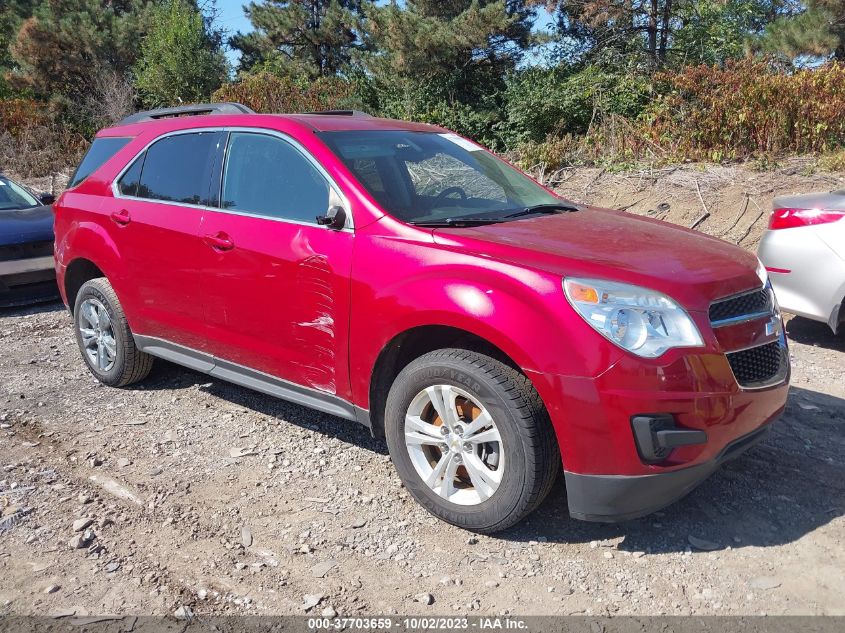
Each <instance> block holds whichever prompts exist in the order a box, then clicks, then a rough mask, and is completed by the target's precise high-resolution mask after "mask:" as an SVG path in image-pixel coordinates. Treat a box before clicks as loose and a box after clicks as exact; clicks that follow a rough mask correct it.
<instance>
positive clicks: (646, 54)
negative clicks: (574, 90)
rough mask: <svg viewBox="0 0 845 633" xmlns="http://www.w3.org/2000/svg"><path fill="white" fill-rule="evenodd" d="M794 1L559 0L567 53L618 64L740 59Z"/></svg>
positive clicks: (556, 2)
mask: <svg viewBox="0 0 845 633" xmlns="http://www.w3.org/2000/svg"><path fill="white" fill-rule="evenodd" d="M796 4H797V3H796V2H794V1H793V0H556V1H555V3H554V7H555V9H556V11H555V15H556V18H557V23H558V29H559V32H560V35H561V38H562V40H563V42H565V43H568V44H569V50H567V51H566V52H567V53H568V54H569V55H574V56H580V57H585V58H587V59H588V60H590V61H600V62H608V61H609V62H610V63H612V64H613V65H616V66H624V65H630V62H631V61H632V60H633V61H636V60H640V61H644V62H647V63H648V64H649V65H650V66H651V67H659V66H664V65H667V64H671V65H676V66H680V65H683V64H696V63H722V62H724V61H725V60H726V59H730V58H734V57H741V56H743V55H744V54H745V52H746V50H747V48H748V46H747V45H748V42H749V39H750V38H753V37H755V36H759V35H760V34H761V33H762V31H763V30H764V28H765V26H766V24H768V23H769V22H770V21H771V20H774V19H776V18H777V17H778V16H783V15H790V14H791V13H792V12H793V11H794V7H795V5H796Z"/></svg>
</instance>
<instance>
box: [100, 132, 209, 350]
mask: <svg viewBox="0 0 845 633" xmlns="http://www.w3.org/2000/svg"><path fill="white" fill-rule="evenodd" d="M224 136H225V135H224V134H223V133H222V132H219V131H189V132H184V133H183V132H179V133H175V134H170V135H167V136H164V137H162V138H160V139H158V140H156V141H155V142H154V143H152V144H151V145H150V146H149V147H148V148H147V149H146V150H145V151H144V152H142V153H141V154H140V155H139V156H138V157H137V158H136V159H135V161H134V162H132V163H131V164H130V165H129V167H128V168H127V169H126V170H125V171H124V172H123V174H122V175H121V176H119V177H118V179H117V180H116V183H115V197H114V198H113V199H109V200H108V201H107V203H106V204H107V208H106V209H105V212H106V215H107V216H108V217H109V218H110V220H111V222H110V227H111V231H112V233H113V235H114V241H115V243H116V244H118V245H119V248H120V255H121V256H122V258H123V260H124V266H123V270H124V271H125V275H126V276H127V279H125V280H124V281H125V283H124V284H123V287H124V288H126V289H127V291H126V292H128V293H131V295H132V297H131V301H129V302H126V303H127V304H128V305H127V308H130V309H127V316H128V317H129V318H130V323H131V325H132V329H133V331H134V332H135V333H136V334H139V335H142V336H148V337H153V338H157V339H163V340H165V341H168V342H170V343H176V344H178V345H182V346H187V347H190V348H193V349H198V350H202V349H203V347H204V346H205V341H206V337H205V314H204V311H203V288H204V283H203V271H202V267H201V266H202V261H203V258H204V257H206V256H207V253H206V247H205V246H204V244H203V243H202V242H201V240H200V238H199V228H200V223H201V221H202V214H203V209H204V208H205V207H206V206H208V205H209V204H210V203H212V200H211V199H210V193H209V192H210V190H211V187H210V183H211V172H212V171H213V170H214V165H215V160H216V159H217V154H218V152H219V151H220V149H221V141H222V139H223V138H224ZM214 202H216V201H214Z"/></svg>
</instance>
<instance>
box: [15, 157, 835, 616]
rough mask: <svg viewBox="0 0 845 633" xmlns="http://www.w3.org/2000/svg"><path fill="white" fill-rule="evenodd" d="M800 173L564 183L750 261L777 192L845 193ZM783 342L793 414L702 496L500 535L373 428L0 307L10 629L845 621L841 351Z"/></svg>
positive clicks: (737, 171)
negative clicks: (109, 363) (789, 363)
mask: <svg viewBox="0 0 845 633" xmlns="http://www.w3.org/2000/svg"><path fill="white" fill-rule="evenodd" d="M802 172H803V166H802V164H801V163H800V161H798V162H796V164H795V165H787V166H785V167H784V168H783V169H782V170H780V171H778V172H773V173H765V174H759V173H755V172H752V171H749V170H746V169H743V168H736V167H734V168H721V167H720V168H709V169H705V168H701V167H699V166H695V165H692V166H686V167H683V168H681V169H675V170H665V171H664V172H661V173H654V174H651V173H642V174H621V175H620V174H607V173H604V172H601V171H599V170H583V169H582V170H569V171H564V172H560V173H558V174H556V175H555V182H554V184H555V185H556V186H558V187H559V189H560V190H561V191H563V192H564V193H566V194H567V195H569V196H571V197H573V198H576V199H579V200H589V201H592V202H594V203H598V204H601V205H605V206H611V207H617V208H620V207H625V206H627V207H628V210H629V211H632V212H637V213H649V214H650V215H654V216H656V217H663V218H664V219H667V220H670V221H673V222H677V223H680V224H683V225H685V226H689V225H690V224H692V223H693V222H695V220H696V219H698V218H699V217H700V216H701V215H702V214H703V213H704V212H705V207H706V210H707V211H708V212H709V213H710V214H711V215H710V217H708V218H707V219H706V220H704V221H703V222H702V223H700V224H699V226H698V228H699V229H700V230H703V231H705V232H707V233H711V234H715V235H720V236H723V237H725V238H726V239H730V240H731V241H733V242H740V243H741V244H742V245H743V246H745V247H748V248H754V246H755V244H756V242H757V240H758V239H759V234H760V231H761V230H762V227H763V225H764V223H765V220H766V215H767V212H768V209H769V208H770V203H771V198H772V196H773V195H776V194H778V195H779V194H787V193H792V192H798V191H811V190H819V189H834V188H839V187H841V186H842V185H841V182H842V178H840V177H838V176H836V175H833V176H830V175H823V176H818V175H817V176H809V177H808V176H803V175H802ZM699 192H700V196H699ZM746 200H748V202H746ZM666 205H668V206H666ZM787 332H788V335H789V339H790V344H791V352H792V357H793V382H792V384H793V387H792V390H791V396H790V400H789V404H788V406H787V409H786V412H785V414H784V416H783V418H782V419H781V420H780V421H779V422H778V423H777V425H776V426H775V428H774V431H773V433H772V434H771V435H770V436H769V438H768V439H767V440H766V441H765V442H764V443H763V444H761V445H759V446H757V447H755V448H754V449H752V450H751V451H749V452H748V453H747V454H745V455H744V456H743V457H742V458H741V459H739V460H737V461H735V462H732V463H730V464H728V465H727V466H726V467H724V468H723V469H721V470H720V471H719V472H718V473H716V474H715V475H714V476H713V477H712V478H711V479H709V480H708V481H707V482H706V483H704V484H703V485H702V486H701V487H700V488H699V489H698V490H696V491H695V492H693V493H692V494H691V495H689V496H688V497H687V498H686V499H684V500H683V501H681V502H679V503H677V504H675V505H673V506H671V507H669V508H667V509H666V510H664V511H662V512H659V513H656V514H654V515H652V516H649V517H646V518H643V519H640V520H636V521H632V522H629V523H625V524H622V525H597V524H589V523H582V522H578V521H575V520H572V519H570V518H569V517H568V515H567V512H566V498H565V492H564V490H563V487H562V485H558V487H557V489H556V490H555V491H554V492H553V493H552V495H551V496H550V498H549V499H548V500H547V501H546V503H545V504H544V505H543V506H542V507H541V508H540V509H539V511H537V512H536V513H535V514H533V515H532V516H531V517H530V518H529V519H528V520H527V521H525V522H524V523H522V524H521V525H519V526H517V527H515V528H513V529H511V530H509V531H507V532H505V533H502V534H499V535H495V536H492V537H488V536H475V535H472V534H470V533H467V532H464V531H462V530H459V529H456V528H453V527H450V526H448V525H445V524H443V523H440V522H438V521H437V520H435V519H434V518H432V517H430V516H429V515H428V514H426V513H425V512H424V511H423V510H422V509H420V508H419V507H418V506H417V505H416V504H415V503H414V502H413V501H412V500H411V499H410V498H409V496H408V494H407V493H406V492H405V491H404V490H403V488H402V487H401V485H400V483H399V481H398V479H397V477H396V475H395V473H394V472H393V469H392V467H391V464H390V461H389V458H388V456H387V453H386V449H385V446H384V444H383V443H382V442H379V441H376V440H373V439H372V438H371V437H369V435H368V432H367V431H366V430H365V429H363V428H360V427H358V426H356V425H354V424H352V423H349V422H345V421H343V420H339V419H336V418H332V417H330V416H327V415H324V414H321V413H316V412H313V411H310V410H307V409H304V408H301V407H299V406H296V405H292V404H289V403H286V402H282V401H279V400H274V399H272V398H269V397H266V396H263V395H261V394H258V393H254V392H251V391H248V390H246V389H242V388H239V387H236V386H233V385H229V384H226V383H223V382H220V381H217V380H212V379H209V378H208V377H207V376H204V375H201V374H197V373H194V372H191V371H189V370H187V369H182V368H179V367H176V366H174V365H171V364H168V363H165V362H161V361H156V366H155V368H154V370H153V373H152V375H151V376H150V378H149V379H147V380H146V381H144V382H143V383H141V384H140V385H137V386H134V387H132V388H129V389H124V390H114V389H111V388H108V387H103V386H101V385H99V384H98V383H97V382H96V381H95V380H94V379H93V378H92V377H91V375H90V374H89V373H88V372H87V370H86V369H85V368H84V365H83V362H82V360H81V358H80V356H79V351H78V349H77V347H76V343H75V342H74V339H73V336H72V331H71V323H70V318H69V316H68V314H67V313H66V312H65V311H64V310H63V308H62V307H61V306H60V305H58V304H50V305H45V306H38V307H35V308H29V309H18V310H11V311H9V310H7V311H0V438H2V439H0V468H2V472H0V509H2V513H3V517H2V519H0V614H52V615H59V614H65V615H70V614H76V615H89V614H106V613H107V614H147V613H150V614H170V613H173V612H174V611H175V610H177V609H180V608H183V607H187V608H189V609H191V610H192V611H193V612H194V613H197V614H234V613H244V614H246V613H249V614H305V613H309V614H326V615H332V614H334V613H337V614H340V615H344V616H354V615H363V614H368V615H372V614H395V613H400V614H439V615H443V614H452V613H458V612H461V613H468V614H474V613H479V614H506V613H510V614H519V615H527V614H588V615H604V614H611V615H616V614H640V615H652V614H693V613H694V614H772V615H775V614H839V615H845V518H843V514H845V380H843V368H844V367H845V338H843V337H841V336H840V337H838V338H835V337H833V336H832V335H831V334H830V332H829V330H827V329H826V327H825V326H823V325H821V324H816V323H812V322H810V321H807V320H804V319H798V318H794V319H791V320H789V322H788V324H787ZM430 601H431V602H432V604H427V603H428V602H430Z"/></svg>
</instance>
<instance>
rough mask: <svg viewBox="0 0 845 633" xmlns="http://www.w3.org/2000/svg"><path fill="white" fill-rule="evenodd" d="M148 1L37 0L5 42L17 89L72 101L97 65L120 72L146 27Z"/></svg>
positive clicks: (130, 61) (132, 58) (83, 91)
mask: <svg viewBox="0 0 845 633" xmlns="http://www.w3.org/2000/svg"><path fill="white" fill-rule="evenodd" d="M148 4H149V0H116V1H113V2H103V1H102V0H41V1H40V2H38V3H37V6H35V7H34V10H33V14H32V17H30V18H28V19H26V20H25V21H23V22H22V24H21V25H20V28H19V30H18V33H17V35H16V37H15V39H14V41H13V42H12V43H11V46H10V49H9V50H10V52H11V55H12V59H13V62H14V68H13V69H12V71H11V72H10V73H9V75H8V79H9V82H10V84H11V85H12V86H13V87H15V88H16V89H18V90H26V91H30V92H31V93H32V94H34V95H36V96H38V97H41V98H44V99H59V100H64V101H68V100H70V101H74V100H78V99H79V98H80V97H81V96H83V95H86V94H89V93H90V89H91V83H92V81H93V78H94V77H95V76H96V74H97V71H98V70H100V69H109V70H112V71H115V72H118V73H120V74H123V73H126V72H127V71H128V69H129V68H130V67H131V66H132V64H133V63H134V62H135V59H136V57H137V54H138V50H139V49H140V40H141V35H142V34H143V33H144V32H145V30H146V25H147V8H148Z"/></svg>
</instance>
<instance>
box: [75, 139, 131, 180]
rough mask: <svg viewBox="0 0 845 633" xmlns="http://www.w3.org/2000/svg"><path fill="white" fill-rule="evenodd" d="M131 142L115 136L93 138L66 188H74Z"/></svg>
mask: <svg viewBox="0 0 845 633" xmlns="http://www.w3.org/2000/svg"><path fill="white" fill-rule="evenodd" d="M131 140H132V139H131V138H125V137H117V136H112V137H103V138H95V139H94V142H93V143H91V147H89V148H88V152H87V153H86V154H85V158H83V159H82V162H81V163H79V167H77V168H76V172H75V173H74V174H73V178H71V179H70V184H68V188H71V187H75V186H76V185H78V184H79V183H81V182H82V181H83V180H85V179H86V178H88V176H90V175H91V174H93V173H94V172H95V171H96V170H97V169H99V168H100V167H101V166H102V165H103V163H105V162H106V161H107V160H108V159H109V158H111V157H112V156H114V155H115V154H117V153H118V152H119V151H120V150H121V149H123V148H124V147H125V146H126V144H127V143H128V142H129V141H131Z"/></svg>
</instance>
